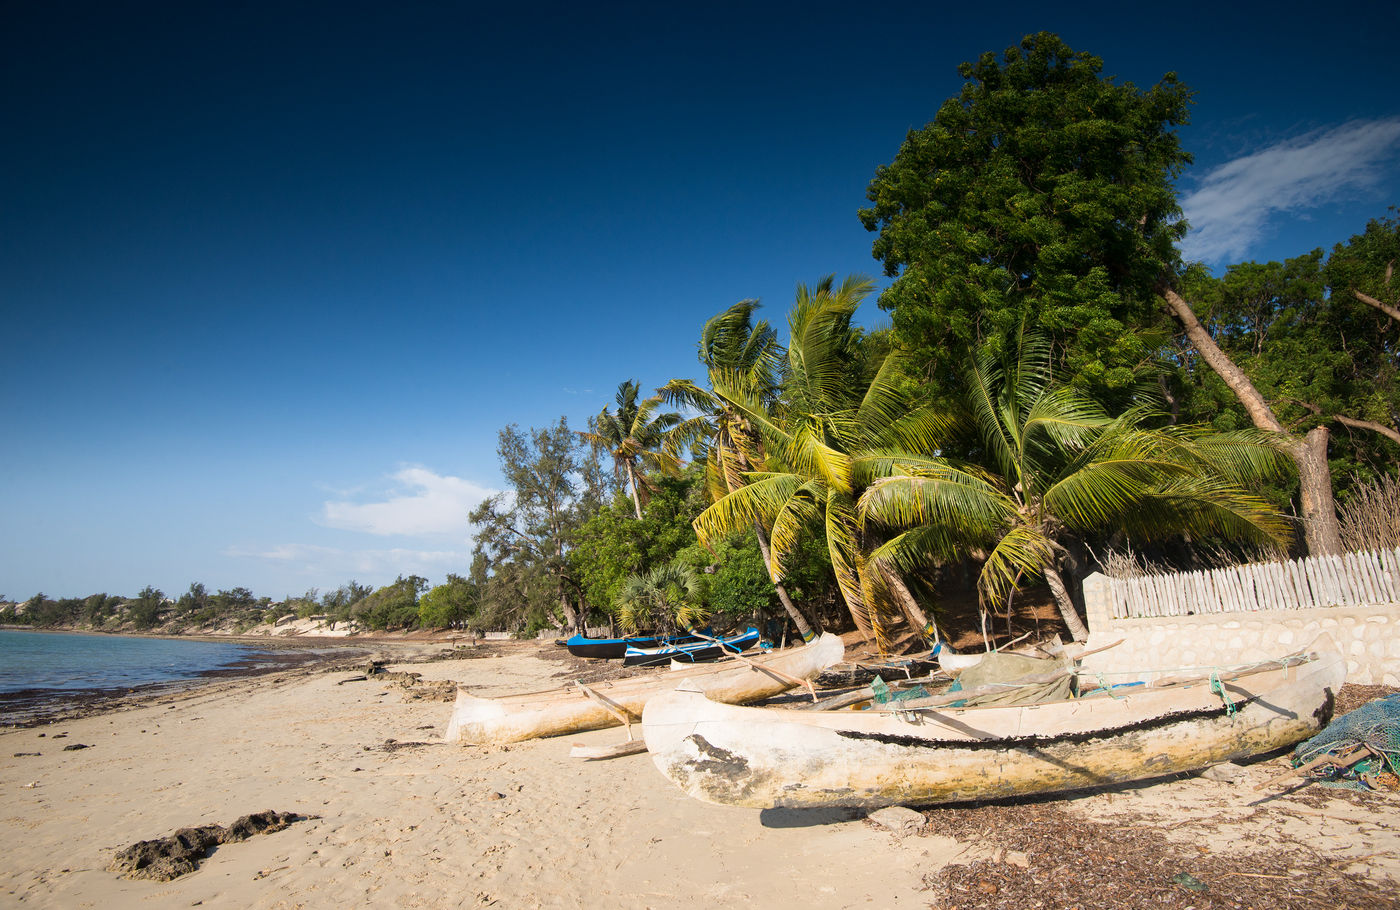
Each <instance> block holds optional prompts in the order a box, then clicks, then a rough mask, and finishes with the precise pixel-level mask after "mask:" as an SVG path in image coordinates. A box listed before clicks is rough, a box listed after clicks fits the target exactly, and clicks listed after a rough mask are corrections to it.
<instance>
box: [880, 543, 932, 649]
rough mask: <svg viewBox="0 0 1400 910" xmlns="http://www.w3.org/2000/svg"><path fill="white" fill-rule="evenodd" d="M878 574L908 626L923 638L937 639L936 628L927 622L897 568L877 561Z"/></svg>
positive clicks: (925, 616)
mask: <svg viewBox="0 0 1400 910" xmlns="http://www.w3.org/2000/svg"><path fill="white" fill-rule="evenodd" d="M879 569H880V576H881V577H882V578H884V580H885V586H886V587H888V588H889V589H890V593H892V594H894V599H895V602H896V603H898V604H899V608H900V610H902V611H903V612H904V618H905V619H906V620H907V621H908V622H909V627H910V628H911V629H913V630H914V631H915V632H916V633H918V634H919V635H922V636H923V637H924V638H925V639H930V638H932V639H935V640H936V639H937V637H938V630H937V629H936V628H935V627H934V625H933V623H931V622H929V619H928V615H927V614H925V613H924V611H923V608H921V607H920V606H919V602H918V601H917V600H915V599H914V594H913V592H912V591H910V590H909V586H908V585H906V584H905V583H904V579H903V578H901V577H900V575H899V572H898V570H896V569H895V568H894V566H891V565H887V564H886V563H883V562H881V563H879Z"/></svg>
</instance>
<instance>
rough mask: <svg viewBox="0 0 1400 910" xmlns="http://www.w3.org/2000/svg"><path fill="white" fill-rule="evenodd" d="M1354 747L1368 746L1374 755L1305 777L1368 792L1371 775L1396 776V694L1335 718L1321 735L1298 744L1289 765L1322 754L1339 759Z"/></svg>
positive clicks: (1399, 733)
mask: <svg viewBox="0 0 1400 910" xmlns="http://www.w3.org/2000/svg"><path fill="white" fill-rule="evenodd" d="M1358 745H1366V746H1370V747H1371V749H1372V750H1374V752H1375V753H1378V754H1372V755H1370V756H1368V757H1366V758H1364V759H1362V760H1361V761H1359V762H1356V763H1355V764H1352V765H1350V766H1347V767H1343V766H1342V765H1341V764H1340V763H1338V764H1323V765H1321V766H1319V767H1317V768H1314V769H1313V770H1312V771H1310V772H1308V773H1309V776H1311V777H1313V778H1315V779H1317V780H1320V781H1322V782H1323V783H1326V784H1330V785H1332V786H1338V787H1347V788H1349V789H1353V790H1370V789H1373V787H1372V785H1371V783H1370V782H1371V781H1372V780H1373V779H1374V775H1376V774H1380V773H1381V772H1383V771H1390V772H1391V773H1394V774H1400V695H1388V696H1386V697H1385V698H1378V699H1376V700H1375V701H1373V702H1369V703H1368V704H1364V705H1362V706H1361V707H1359V708H1357V709H1356V710H1355V711H1351V712H1349V713H1347V714H1343V715H1342V716H1341V717H1338V718H1336V719H1335V720H1333V721H1332V723H1330V724H1328V725H1327V726H1326V727H1325V728H1324V729H1323V731H1322V732H1321V733H1319V734H1317V735H1316V736H1314V737H1313V738H1312V739H1310V740H1308V741H1307V742H1303V743H1299V744H1298V746H1297V748H1295V749H1294V750H1293V765H1294V767H1297V766H1298V765H1302V764H1305V763H1307V762H1310V761H1313V760H1314V759H1316V758H1320V757H1322V756H1325V755H1332V756H1341V755H1343V754H1344V753H1346V752H1348V751H1349V750H1351V749H1353V748H1355V747H1356V746H1358Z"/></svg>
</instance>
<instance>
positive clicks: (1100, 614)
mask: <svg viewBox="0 0 1400 910" xmlns="http://www.w3.org/2000/svg"><path fill="white" fill-rule="evenodd" d="M1107 588H1108V578H1106V577H1105V576H1103V575H1101V574H1098V573H1095V574H1094V575H1091V576H1089V577H1088V578H1087V579H1085V581H1084V606H1085V612H1086V613H1087V614H1088V620H1089V641H1088V645H1087V647H1088V650H1090V651H1092V650H1094V649H1095V648H1101V647H1104V646H1106V645H1111V644H1113V643H1114V642H1116V641H1118V640H1119V639H1122V644H1119V645H1115V646H1114V647H1111V648H1108V650H1106V651H1102V652H1100V653H1098V654H1090V655H1089V656H1088V657H1086V658H1085V659H1084V669H1085V670H1086V671H1088V672H1090V673H1095V672H1098V673H1104V674H1105V676H1106V678H1107V680H1108V681H1109V682H1125V681H1128V680H1132V679H1145V680H1150V679H1151V678H1152V677H1153V676H1154V675H1170V673H1169V672H1165V673H1162V674H1155V673H1153V672H1152V671H1155V670H1161V671H1171V670H1173V669H1177V668H1185V667H1215V666H1221V667H1223V666H1232V665H1236V664H1242V663H1250V662H1253V661H1259V660H1269V659H1271V658H1275V657H1280V656H1282V655H1285V654H1289V653H1292V652H1294V651H1298V650H1300V649H1302V648H1304V647H1305V646H1307V645H1309V644H1311V643H1312V641H1313V640H1314V639H1316V638H1317V637H1319V636H1321V635H1329V636H1331V638H1332V639H1333V640H1334V641H1335V642H1336V643H1337V646H1338V647H1339V648H1340V649H1341V651H1342V653H1343V654H1344V655H1346V658H1347V682H1351V683H1360V684H1362V685H1386V686H1400V604H1394V603H1390V604H1380V605H1376V606H1366V607H1356V606H1350V607H1321V608H1316V609H1308V610H1267V611H1258V612H1255V611H1249V612H1239V613H1206V614H1198V615H1194V616H1153V617H1146V618H1139V619H1115V618H1113V617H1112V615H1111V613H1110V610H1109V605H1108V590H1107Z"/></svg>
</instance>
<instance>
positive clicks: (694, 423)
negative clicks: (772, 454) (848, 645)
mask: <svg viewBox="0 0 1400 910" xmlns="http://www.w3.org/2000/svg"><path fill="white" fill-rule="evenodd" d="M757 308H758V301H756V300H741V301H739V302H738V303H736V304H734V305H733V306H731V307H730V308H729V309H727V310H725V311H724V312H723V313H720V314H718V315H716V316H713V317H711V318H710V319H708V320H707V321H706V322H705V326H704V328H703V329H702V330H701V333H700V349H699V357H700V363H701V364H703V365H704V367H705V372H706V378H707V379H708V382H709V387H708V388H707V387H705V386H702V385H700V384H699V383H697V382H695V381H694V380H690V379H672V380H671V381H670V382H668V383H666V385H664V386H662V387H661V389H659V390H658V391H659V392H660V393H661V395H662V396H663V397H664V398H665V400H666V401H667V402H669V403H670V404H673V405H683V406H685V407H686V408H688V409H690V410H691V411H694V412H696V414H695V416H693V417H691V418H690V419H688V420H685V421H682V422H681V423H680V424H678V425H677V426H676V427H675V428H674V429H673V430H672V431H671V433H670V436H669V440H670V442H671V443H672V445H673V446H674V447H675V448H677V449H684V448H689V449H690V450H691V451H692V452H694V453H696V454H697V455H699V456H700V457H701V458H702V459H703V460H704V464H705V478H706V481H707V488H708V490H709V492H710V496H711V499H712V501H717V500H719V499H722V498H723V497H724V496H727V495H728V494H729V493H732V492H733V491H734V490H736V489H738V488H739V487H741V486H743V484H744V476H745V475H746V474H747V473H748V472H749V471H752V470H754V468H755V467H757V466H759V465H762V464H763V463H764V461H765V455H764V449H763V439H762V437H761V436H760V435H759V433H758V432H757V431H756V430H755V429H754V426H753V424H752V423H751V422H750V421H749V419H748V418H747V417H745V416H744V413H743V412H742V411H741V410H740V409H739V408H738V407H737V406H736V405H734V404H732V403H731V402H730V401H729V400H727V399H726V398H725V397H724V395H722V394H720V393H719V392H718V391H716V389H718V388H723V389H724V390H725V394H726V395H729V396H730V397H732V398H735V399H738V400H742V401H743V402H745V403H746V404H748V406H750V407H754V408H758V409H761V410H770V409H771V408H772V407H773V405H774V404H775V403H776V402H777V399H778V392H779V390H780V388H781V378H782V374H783V364H784V358H783V353H784V352H783V348H782V345H781V344H779V342H778V336H777V333H776V332H775V331H774V330H773V327H772V326H771V325H769V324H768V322H767V320H759V321H758V322H757V323H755V322H754V319H753V313H754V310H755V309H757ZM753 529H754V534H755V536H756V538H757V540H758V546H759V549H760V551H761V552H762V553H763V561H764V564H765V565H767V566H770V567H771V566H772V552H771V548H770V546H769V541H768V531H767V529H766V528H764V526H763V523H762V522H758V521H755V522H754V525H753ZM770 577H771V580H772V583H773V588H774V591H775V592H776V593H777V595H778V600H779V601H780V602H781V603H782V605H783V609H784V610H785V611H787V614H788V618H789V619H791V620H792V622H793V624H794V625H795V626H797V631H798V634H800V635H801V636H802V640H803V641H811V640H812V639H813V638H814V637H815V635H816V633H815V632H813V630H812V627H811V625H810V624H809V623H808V622H807V618H806V617H805V616H803V615H802V611H800V610H799V609H797V605H796V604H794V603H793V602H792V597H791V596H790V594H789V593H788V589H787V586H786V585H785V584H784V583H783V582H782V580H781V579H779V578H778V577H777V576H776V575H772V576H770Z"/></svg>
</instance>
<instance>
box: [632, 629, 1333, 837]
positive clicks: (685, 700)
mask: <svg viewBox="0 0 1400 910" xmlns="http://www.w3.org/2000/svg"><path fill="white" fill-rule="evenodd" d="M1345 678H1346V662H1345V660H1344V659H1343V658H1342V656H1341V655H1340V654H1337V653H1335V652H1333V651H1321V652H1314V653H1312V654H1309V655H1307V656H1302V655H1299V656H1295V657H1292V658H1287V659H1284V660H1281V661H1273V662H1269V663H1268V664H1265V665H1258V666H1256V667H1251V668H1247V669H1240V670H1236V671H1232V672H1231V671H1224V670H1205V671H1203V672H1202V674H1201V675H1200V676H1198V677H1196V678H1194V679H1183V680H1181V681H1178V682H1175V683H1166V682H1164V683H1159V684H1154V685H1152V686H1145V687H1140V688H1132V689H1122V690H1118V691H1122V692H1124V693H1125V694H1116V692H1113V691H1110V692H1108V693H1106V694H1102V695H1097V696H1095V695H1092V694H1091V695H1089V696H1086V697H1081V698H1074V699H1070V700H1066V701H1055V702H1047V703H1042V704H1036V705H1009V706H1001V705H998V706H995V707H975V708H974V707H969V708H954V707H948V706H946V701H947V699H946V698H945V699H944V701H945V706H941V707H917V703H916V702H912V701H910V702H903V703H894V704H891V705H889V706H880V707H879V708H876V709H872V710H866V711H829V712H823V711H800V710H792V709H783V708H743V707H734V706H731V705H722V704H718V703H716V702H714V701H711V700H710V699H708V698H706V697H705V694H704V693H703V692H700V691H694V690H688V689H686V688H685V687H682V688H681V689H678V690H677V691H673V692H671V693H668V694H666V695H664V696H659V697H657V698H654V699H652V700H651V701H650V702H648V703H647V706H646V710H645V711H644V713H643V715H642V729H643V735H644V736H645V738H646V745H647V751H648V752H650V753H651V755H652V760H653V761H654V762H655V763H656V766H657V768H659V769H660V770H661V773H662V774H664V775H665V776H666V777H667V778H669V779H670V780H671V781H673V782H674V783H675V784H676V785H678V786H679V787H680V788H681V789H682V790H684V791H685V792H686V793H688V794H689V795H691V796H693V797H695V798H697V799H700V800H703V801H705V802H711V803H718V804H721V805H728V806H747V807H752V808H759V809H768V808H809V807H828V806H852V807H866V808H873V807H877V806H889V805H930V804H935V803H943V802H959V801H966V800H981V799H991V798H997V797H1014V796H1029V795H1033V794H1042V793H1055V792H1061V791H1068V790H1076V789H1082V788H1085V787H1095V786H1100V785H1104V784H1117V783H1126V782H1129V781H1136V780H1147V779H1151V778H1155V777H1161V776H1163V775H1167V774H1172V773H1175V772H1179V771H1193V770H1197V769H1200V768H1204V767H1207V766H1209V765H1212V764H1217V763H1219V762H1224V761H1232V760H1236V759H1240V758H1244V757H1248V756H1254V755H1259V754H1261V753H1264V752H1268V751H1271V750H1273V749H1279V748H1283V747H1285V746H1289V745H1292V744H1293V743H1296V742H1299V741H1300V740H1303V739H1306V738H1308V737H1310V736H1312V735H1314V734H1315V733H1316V732H1317V731H1318V730H1320V729H1321V728H1322V727H1323V726H1324V725H1325V724H1326V723H1327V722H1328V720H1329V719H1330V717H1331V714H1332V708H1333V704H1334V697H1335V695H1336V693H1337V691H1338V690H1339V689H1340V688H1341V686H1342V683H1343V682H1344V681H1345ZM928 700H929V701H933V700H934V699H928ZM896 705H897V706H896ZM881 708H883V710H882V709H881Z"/></svg>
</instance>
